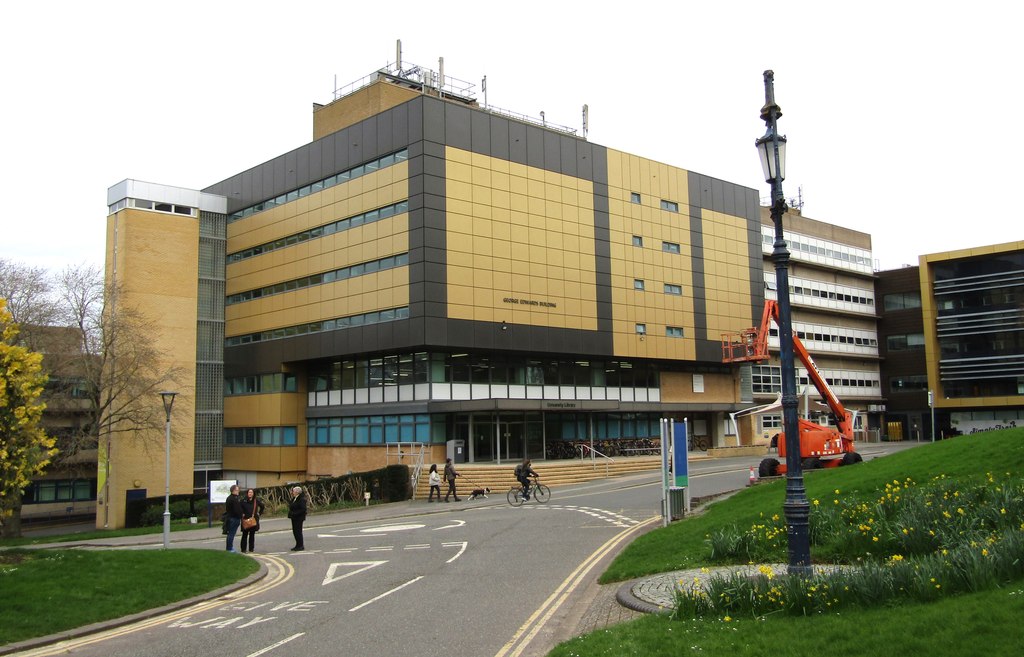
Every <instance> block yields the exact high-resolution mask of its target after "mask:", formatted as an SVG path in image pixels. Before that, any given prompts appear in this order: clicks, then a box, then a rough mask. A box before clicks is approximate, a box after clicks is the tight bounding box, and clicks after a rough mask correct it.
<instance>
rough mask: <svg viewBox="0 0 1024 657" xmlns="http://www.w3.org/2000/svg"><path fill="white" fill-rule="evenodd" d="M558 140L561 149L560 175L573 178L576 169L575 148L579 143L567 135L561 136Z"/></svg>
mask: <svg viewBox="0 0 1024 657" xmlns="http://www.w3.org/2000/svg"><path fill="white" fill-rule="evenodd" d="M560 140H561V149H562V155H561V162H562V173H564V174H565V175H567V176H575V175H576V168H577V155H576V147H577V145H578V144H579V142H578V141H577V140H575V139H573V138H572V137H569V136H567V135H561V137H560Z"/></svg>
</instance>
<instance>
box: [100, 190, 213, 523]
mask: <svg viewBox="0 0 1024 657" xmlns="http://www.w3.org/2000/svg"><path fill="white" fill-rule="evenodd" d="M198 258H199V219H198V217H186V216H182V215H177V214H169V213H163V212H151V211H145V210H135V209H125V210H122V211H120V212H118V213H117V214H114V215H111V216H109V217H108V218H107V272H106V275H107V280H108V281H110V280H114V281H115V283H117V284H120V290H119V295H118V298H117V299H116V301H115V304H114V306H115V307H119V306H125V307H134V308H136V309H138V310H139V311H140V312H141V314H142V315H143V316H144V317H146V318H147V319H148V320H149V321H151V322H153V324H154V325H155V326H156V327H159V331H157V332H155V333H154V335H153V339H154V340H156V341H157V345H156V346H157V348H158V349H159V350H160V351H161V352H163V354H164V356H165V362H164V363H161V364H162V365H164V366H166V367H167V368H168V369H170V368H178V369H180V370H181V371H182V372H183V374H182V375H181V377H180V379H179V380H178V381H177V382H176V384H175V385H174V386H173V387H172V388H173V389H174V390H176V391H177V392H178V393H179V394H178V397H177V399H176V400H175V402H174V413H173V417H172V422H171V427H172V440H171V477H170V493H171V494H172V495H175V494H182V493H191V492H192V484H193V478H192V473H193V466H194V463H193V456H194V451H195V437H194V418H195V399H194V387H195V358H196V313H197V310H196V306H197V294H198V292H197V283H196V281H197V280H198V277H199V265H198V262H199V260H198ZM109 303H110V300H109V299H108V307H109ZM151 397H152V398H145V399H139V400H137V403H140V404H152V405H153V406H155V407H156V408H158V409H160V414H161V415H162V414H163V410H162V409H163V405H162V401H161V399H160V397H159V395H156V394H153V395H152V396H151ZM164 447H165V439H164V432H163V431H162V430H160V431H153V432H151V433H149V434H137V435H115V436H113V437H112V438H111V441H110V451H109V461H110V473H109V478H108V479H109V481H108V483H109V492H107V491H106V490H103V489H102V488H101V490H100V491H99V495H100V496H104V499H103V500H102V504H97V512H96V526H97V527H109V528H119V527H123V526H124V509H125V494H126V491H127V490H129V489H145V491H146V495H147V496H148V497H152V496H157V495H162V494H163V492H164V489H165V471H164V468H165V458H164ZM105 452H106V445H103V446H102V449H101V457H100V458H101V462H100V464H99V468H100V470H101V471H103V470H104V469H105V458H104V454H105ZM101 476H102V475H101Z"/></svg>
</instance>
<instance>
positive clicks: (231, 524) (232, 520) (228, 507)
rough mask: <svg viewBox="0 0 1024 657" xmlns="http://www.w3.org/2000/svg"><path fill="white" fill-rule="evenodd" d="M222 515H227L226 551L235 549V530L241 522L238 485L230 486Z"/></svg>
mask: <svg viewBox="0 0 1024 657" xmlns="http://www.w3.org/2000/svg"><path fill="white" fill-rule="evenodd" d="M224 515H226V516H227V517H228V546H227V547H228V552H234V551H235V532H237V531H238V526H239V525H240V524H242V500H241V499H239V497H238V485H237V484H236V485H234V486H232V487H231V494H230V495H228V499H227V500H225V501H224Z"/></svg>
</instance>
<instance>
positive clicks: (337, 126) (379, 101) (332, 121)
mask: <svg viewBox="0 0 1024 657" xmlns="http://www.w3.org/2000/svg"><path fill="white" fill-rule="evenodd" d="M419 95H420V94H419V92H416V91H413V90H412V89H407V88H405V87H401V86H399V85H397V84H391V83H389V82H385V81H384V80H378V81H376V82H373V83H371V84H369V85H367V86H365V87H363V88H362V89H359V90H357V91H355V92H353V93H351V94H348V95H346V96H343V97H341V98H339V99H338V100H336V101H334V102H332V103H330V104H328V105H314V106H313V139H314V140H316V139H320V138H321V137H325V136H327V135H329V134H331V133H334V132H337V131H338V130H341V129H343V128H347V127H349V126H351V125H355V124H356V123H359V122H360V121H362V120H364V119H367V118H369V117H371V116H376V115H377V114H380V113H381V112H383V111H385V110H388V109H391V108H392V107H395V106H397V105H401V104H402V103H405V102H408V101H410V100H412V99H413V98H416V97H417V96H419Z"/></svg>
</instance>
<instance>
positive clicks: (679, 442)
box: [672, 421, 690, 488]
mask: <svg viewBox="0 0 1024 657" xmlns="http://www.w3.org/2000/svg"><path fill="white" fill-rule="evenodd" d="M686 429H687V427H686V422H685V421H683V422H673V423H672V474H673V475H674V477H675V479H674V482H675V485H676V487H678V488H689V487H690V460H689V458H688V457H689V454H688V452H687V443H686Z"/></svg>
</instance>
